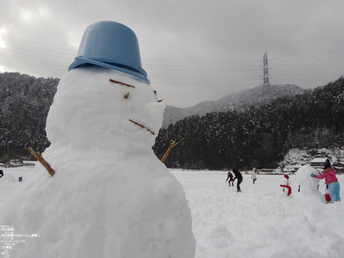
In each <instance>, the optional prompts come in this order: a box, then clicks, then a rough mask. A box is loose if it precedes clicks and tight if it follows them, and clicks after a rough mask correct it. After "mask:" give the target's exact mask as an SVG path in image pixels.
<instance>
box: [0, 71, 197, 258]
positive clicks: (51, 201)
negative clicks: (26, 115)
mask: <svg viewBox="0 0 344 258" xmlns="http://www.w3.org/2000/svg"><path fill="white" fill-rule="evenodd" d="M109 79H114V80H116V81H120V82H123V83H125V84H128V85H132V86H135V88H133V87H129V86H126V85H122V84H118V83H112V82H110V81H109ZM128 93H129V94H128ZM125 96H126V97H125ZM164 108H165V105H164V104H162V103H160V102H158V98H157V95H156V93H155V92H154V90H153V89H152V88H151V86H150V85H149V84H147V83H146V82H143V81H140V80H138V79H135V78H134V77H132V76H130V75H126V74H125V73H121V72H118V71H116V70H111V69H107V68H101V67H85V68H77V69H73V70H71V71H70V72H69V73H68V74H66V76H65V77H64V78H63V79H62V80H61V81H60V83H59V85H58V89H57V93H56V95H55V98H54V102H53V104H52V106H51V108H50V111H49V115H48V119H47V127H46V129H47V135H48V139H49V140H50V142H51V146H50V147H49V148H48V149H47V150H46V151H45V152H44V153H43V157H44V158H45V159H46V160H47V161H48V162H49V163H50V165H51V166H52V167H53V169H54V170H55V172H56V174H55V175H54V177H51V176H50V175H49V174H48V173H47V171H46V170H45V169H44V167H42V166H41V165H40V164H38V165H37V166H36V167H35V169H34V171H33V176H32V177H31V178H28V180H26V183H25V186H24V187H23V188H21V190H20V191H19V192H18V193H17V196H15V197H13V199H12V200H11V201H10V202H8V203H7V205H6V207H5V210H4V212H3V214H2V217H1V221H0V222H1V223H2V224H5V225H13V226H14V227H15V229H16V232H17V233H18V234H25V233H26V234H28V233H37V234H40V237H39V238H32V239H28V240H27V241H26V243H25V244H18V245H16V246H15V248H14V249H13V250H11V251H10V255H11V256H12V257H28V258H29V257H30V258H31V257H35V258H40V257H41V258H43V257H44V258H46V257H54V258H58V257H60V258H66V257H73V258H88V257H89V258H91V257H92V258H94V257H123V258H124V257H128V258H131V257H132V258H134V257H135V258H136V257H140V258H164V257H166V258H172V257H175V258H177V257H178V258H191V257H194V255H195V240H194V237H193V234H192V230H191V214H190V209H189V207H188V205H187V201H186V199H185V194H184V191H183V189H182V186H181V185H180V183H179V182H178V181H177V180H176V179H175V177H174V176H173V175H171V174H170V172H169V171H168V170H167V168H166V167H165V166H164V164H162V163H161V161H160V160H158V159H157V157H156V156H155V154H154V153H153V151H152V149H151V147H152V146H153V145H154V141H155V137H156V135H157V134H158V131H159V128H160V126H161V123H162V119H163V111H164ZM133 122H136V123H137V124H135V123H133ZM138 124H140V125H142V126H144V127H142V126H139V125H138Z"/></svg>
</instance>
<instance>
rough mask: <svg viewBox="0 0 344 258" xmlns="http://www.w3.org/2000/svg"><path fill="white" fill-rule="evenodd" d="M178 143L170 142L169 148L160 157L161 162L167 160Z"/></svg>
mask: <svg viewBox="0 0 344 258" xmlns="http://www.w3.org/2000/svg"><path fill="white" fill-rule="evenodd" d="M178 143H179V142H177V143H176V141H175V140H174V141H171V144H170V147H168V149H167V151H166V153H165V155H164V156H163V157H162V159H161V162H162V163H164V162H165V160H166V159H167V157H168V155H170V152H171V150H172V148H173V147H174V146H176V145H177V144H178Z"/></svg>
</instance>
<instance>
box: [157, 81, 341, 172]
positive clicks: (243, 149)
mask: <svg viewBox="0 0 344 258" xmlns="http://www.w3.org/2000/svg"><path fill="white" fill-rule="evenodd" d="M343 90H344V79H343V77H341V78H340V79H338V80H337V81H335V82H331V83H329V84H328V85H326V86H324V87H318V88H316V89H313V90H307V91H305V92H304V93H303V94H301V95H296V96H293V97H291V96H285V97H282V98H278V99H276V100H274V101H272V102H271V103H270V104H267V105H264V106H260V107H254V106H251V107H250V108H248V109H245V110H243V111H242V112H238V111H228V112H218V113H215V112H214V113H208V114H206V115H205V116H202V117H200V116H191V117H187V118H185V119H183V120H181V121H178V122H177V123H175V124H173V125H170V126H169V127H168V128H167V129H161V130H160V133H159V135H158V137H157V139H156V143H155V146H154V148H153V149H154V151H155V153H156V155H157V156H158V157H160V158H161V157H162V156H163V154H164V153H165V151H166V150H167V148H168V147H169V144H170V141H171V140H176V141H177V142H179V144H178V145H177V146H176V147H175V148H174V149H173V150H172V152H171V154H170V156H169V157H168V159H167V161H166V162H165V163H166V165H167V166H168V167H182V168H208V169H225V168H232V167H234V166H236V167H239V168H243V169H245V168H252V167H254V166H256V167H276V164H277V162H278V161H280V160H282V159H283V156H284V155H285V154H286V153H287V151H288V149H290V148H320V147H323V148H327V147H336V146H343V145H344V142H343V129H344V127H343V124H344V119H343V118H344V92H343Z"/></svg>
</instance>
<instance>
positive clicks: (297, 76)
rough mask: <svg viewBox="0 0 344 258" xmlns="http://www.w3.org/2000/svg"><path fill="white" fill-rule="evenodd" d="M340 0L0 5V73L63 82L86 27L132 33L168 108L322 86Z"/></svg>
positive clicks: (342, 19)
mask: <svg viewBox="0 0 344 258" xmlns="http://www.w3.org/2000/svg"><path fill="white" fill-rule="evenodd" d="M343 11H344V1H343V0H329V1H324V0H227V1H224V0H221V1H219V0H207V1H204V0H197V1H196V0H193V1H189V0H146V1H142V0H73V1H70V0H59V1H49V0H44V1H43V0H36V1H34V0H11V1H1V3H0V14H1V15H0V72H5V71H8V72H20V73H24V74H29V75H33V76H36V77H57V78H62V76H63V75H64V74H66V73H67V69H68V66H69V65H70V64H71V63H72V62H73V60H74V58H75V56H76V54H77V51H78V48H79V44H80V41H81V37H82V35H83V33H84V31H85V29H86V27H87V26H88V25H90V24H92V23H94V22H97V21H103V20H111V21H116V22H120V23H122V24H124V25H126V26H128V27H130V28H131V29H132V30H133V31H134V32H135V34H136V36H137V38H138V41H139V45H140V52H141V60H142V67H143V69H145V70H146V72H147V73H148V79H149V80H150V81H151V85H152V87H153V88H154V89H155V90H157V92H158V96H159V98H160V99H163V100H164V102H165V103H166V104H167V105H172V106H177V107H188V106H192V105H195V104H197V103H199V102H201V101H204V100H216V99H219V98H221V97H223V96H225V95H228V94H231V93H234V92H237V91H240V90H242V89H247V88H253V87H256V86H259V85H261V84H262V82H263V55H264V54H265V53H266V52H267V53H268V58H269V59H268V62H269V77H270V83H271V84H287V83H288V84H295V85H298V86H300V87H302V88H314V87H317V86H323V85H325V84H327V83H328V82H330V81H334V80H336V79H338V78H339V77H340V76H342V75H344V72H343V71H344V69H343V68H344V34H343V25H344V15H343Z"/></svg>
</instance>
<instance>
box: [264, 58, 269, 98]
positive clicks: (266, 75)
mask: <svg viewBox="0 0 344 258" xmlns="http://www.w3.org/2000/svg"><path fill="white" fill-rule="evenodd" d="M263 74H264V77H263V93H265V94H266V93H270V81H269V65H268V52H266V53H265V54H264V56H263Z"/></svg>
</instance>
